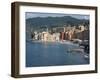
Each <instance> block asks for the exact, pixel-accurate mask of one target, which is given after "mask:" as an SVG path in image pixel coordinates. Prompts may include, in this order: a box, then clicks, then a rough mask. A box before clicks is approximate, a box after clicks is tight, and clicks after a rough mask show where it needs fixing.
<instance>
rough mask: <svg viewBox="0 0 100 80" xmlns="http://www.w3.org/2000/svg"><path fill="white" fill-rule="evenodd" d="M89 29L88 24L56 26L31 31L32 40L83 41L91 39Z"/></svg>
mask: <svg viewBox="0 0 100 80" xmlns="http://www.w3.org/2000/svg"><path fill="white" fill-rule="evenodd" d="M88 34H89V29H88V27H87V26H84V25H79V26H78V27H76V26H66V25H64V26H63V27H55V28H52V29H48V28H47V27H46V28H45V30H44V31H43V30H42V31H38V30H37V31H31V38H32V40H39V41H47V42H55V41H68V40H70V41H83V40H89V35H88Z"/></svg>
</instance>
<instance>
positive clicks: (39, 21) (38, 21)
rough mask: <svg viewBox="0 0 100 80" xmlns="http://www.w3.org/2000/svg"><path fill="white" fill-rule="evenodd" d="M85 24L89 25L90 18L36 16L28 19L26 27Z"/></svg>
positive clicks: (37, 27)
mask: <svg viewBox="0 0 100 80" xmlns="http://www.w3.org/2000/svg"><path fill="white" fill-rule="evenodd" d="M79 24H84V25H88V24H89V20H85V19H76V18H73V17H71V16H63V17H36V18H29V19H26V28H29V27H30V28H33V29H39V28H41V27H48V28H52V27H63V26H64V25H71V26H73V25H79Z"/></svg>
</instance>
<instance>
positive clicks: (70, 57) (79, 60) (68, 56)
mask: <svg viewBox="0 0 100 80" xmlns="http://www.w3.org/2000/svg"><path fill="white" fill-rule="evenodd" d="M74 48H79V46H78V45H77V44H72V43H70V42H68V43H64V44H63V43H58V42H46V43H45V42H31V41H27V42H26V67H39V66H58V65H79V64H89V60H87V59H85V58H84V54H83V53H81V52H69V50H70V49H74Z"/></svg>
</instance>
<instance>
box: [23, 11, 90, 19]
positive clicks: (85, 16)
mask: <svg viewBox="0 0 100 80" xmlns="http://www.w3.org/2000/svg"><path fill="white" fill-rule="evenodd" d="M63 16H71V17H74V18H78V19H89V15H79V14H61V13H39V12H26V13H25V17H26V19H28V18H35V17H63Z"/></svg>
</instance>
